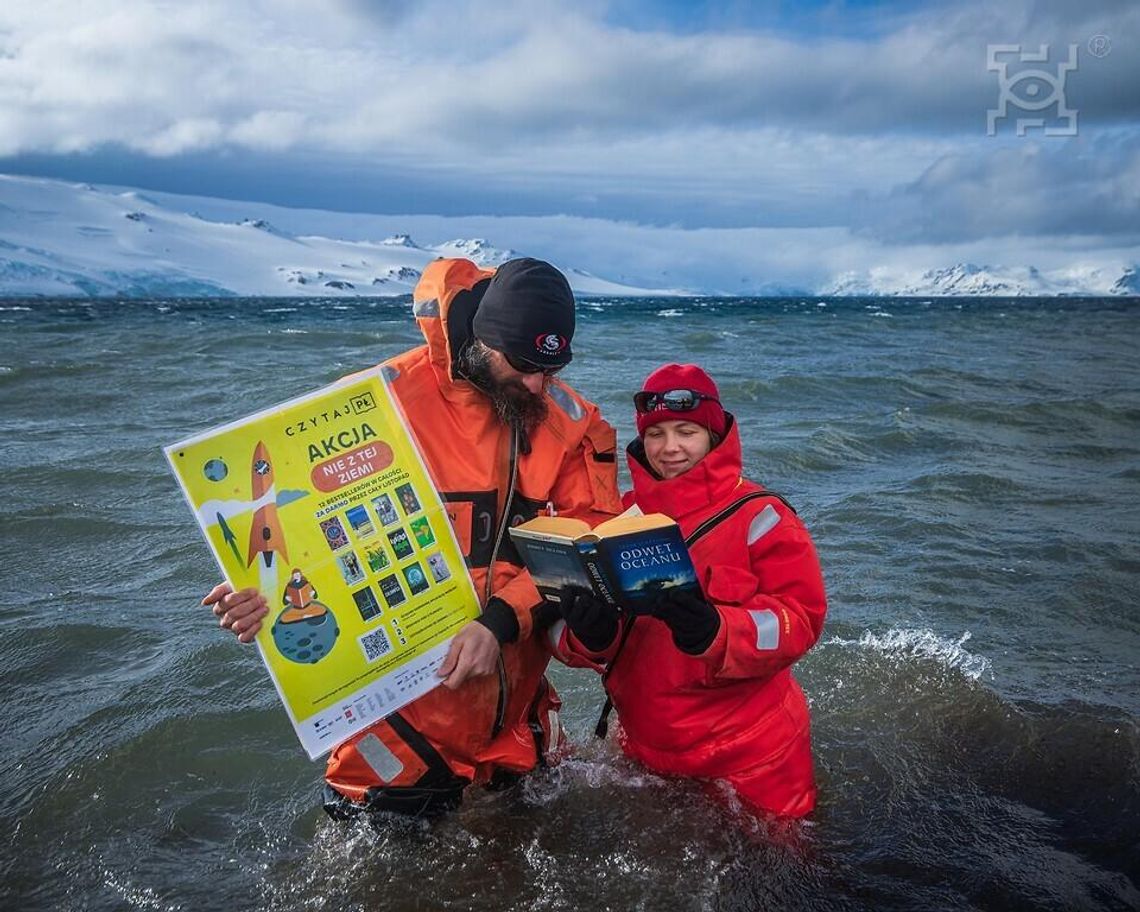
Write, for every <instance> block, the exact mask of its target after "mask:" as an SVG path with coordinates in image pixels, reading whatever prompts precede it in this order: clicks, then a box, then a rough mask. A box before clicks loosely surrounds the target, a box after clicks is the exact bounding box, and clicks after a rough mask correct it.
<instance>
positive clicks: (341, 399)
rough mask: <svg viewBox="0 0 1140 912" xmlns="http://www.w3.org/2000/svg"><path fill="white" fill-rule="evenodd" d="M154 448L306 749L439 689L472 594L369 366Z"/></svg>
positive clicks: (392, 406)
mask: <svg viewBox="0 0 1140 912" xmlns="http://www.w3.org/2000/svg"><path fill="white" fill-rule="evenodd" d="M164 452H165V453H166V457H167V459H168V460H169V462H170V465H171V467H172V468H173V470H174V474H175V475H176V476H177V477H178V480H179V482H180V483H181V485H182V490H183V493H184V494H185V495H186V499H187V501H188V502H189V504H190V508H191V509H192V510H193V511H194V515H195V516H196V517H197V520H198V525H199V526H200V527H201V529H202V532H203V533H204V534H205V536H206V540H207V542H208V543H209V545H210V548H211V550H212V551H213V552H214V556H215V558H216V559H217V561H218V564H219V565H220V566H221V568H222V572H223V573H224V574H225V577H226V579H227V580H229V582H230V583H231V585H233V587H234V588H235V589H243V588H246V587H248V586H255V587H257V588H258V589H260V590H261V593H262V594H263V595H264V596H265V598H266V600H267V601H268V602H269V606H270V612H269V615H268V616H267V617H266V618H265V620H264V621H263V623H262V628H261V630H260V631H259V632H258V634H257V641H256V642H257V645H258V648H259V650H260V652H261V657H262V659H263V660H264V661H265V666H266V668H267V669H268V670H269V674H270V676H271V677H272V679H273V683H274V686H276V688H277V693H278V694H279V695H280V697H281V701H282V702H283V703H284V704H285V708H286V710H287V711H288V713H289V718H290V720H291V721H292V723H293V727H294V729H295V730H296V732H297V737H298V738H300V740H301V744H302V746H303V747H304V748H305V751H306V752H307V753H308V755H309V757H310V758H311V759H316V758H317V757H319V756H321V755H322V754H324V753H327V752H328V751H329V750H331V749H332V748H333V747H335V746H336V745H337V744H339V743H340V742H341V741H343V740H345V739H346V738H348V737H349V736H351V735H352V734H354V733H355V732H357V731H360V730H361V729H363V728H366V727H367V726H368V725H370V724H372V723H373V722H375V721H377V720H378V719H382V718H383V717H384V716H387V715H389V714H391V713H393V712H395V711H396V710H397V709H399V708H400V707H401V706H404V705H405V704H407V703H409V702H411V701H412V700H414V699H415V698H416V697H418V696H421V695H422V694H424V693H426V692H427V691H428V690H430V689H431V688H432V687H434V686H436V684H437V683H438V682H439V678H437V677H436V675H435V671H436V669H437V668H438V667H439V666H440V664H441V663H442V662H443V658H444V656H445V655H446V653H447V648H448V644H449V643H450V640H451V637H452V636H453V635H454V634H455V633H456V632H457V631H458V630H459V628H460V627H462V626H463V625H464V624H465V623H466V622H467V621H469V620H471V619H473V618H475V617H477V616H478V614H479V602H478V598H477V597H476V594H475V589H474V587H473V586H472V583H471V578H470V576H469V575H468V573H467V568H466V565H465V564H464V561H463V555H462V552H461V551H460V548H459V544H458V542H457V541H456V539H455V535H454V533H453V531H452V528H451V523H450V522H449V521H448V518H447V513H446V511H445V510H444V507H443V504H442V502H441V501H440V498H439V494H438V493H437V492H436V490H435V487H434V486H433V485H432V483H431V480H430V478H429V476H428V473H427V469H426V467H425V466H424V463H423V460H422V458H421V457H420V454H419V451H418V449H417V448H416V446H415V444H414V442H413V440H412V438H411V436H410V434H409V433H408V430H407V427H406V425H405V424H404V421H403V418H402V416H401V415H400V412H399V409H398V407H397V405H396V403H395V401H394V400H393V398H392V396H391V394H390V393H389V391H388V387H387V386H386V385H385V384H384V382H383V380H382V378H381V375H380V369H379V368H377V369H375V370H372V371H368V372H366V373H364V374H358V375H356V376H355V377H353V378H352V379H350V380H345V381H341V382H339V383H336V384H333V385H332V386H328V387H325V388H324V389H321V390H318V391H316V392H314V393H310V394H309V395H307V396H302V397H300V398H297V399H293V400H290V401H289V402H285V403H283V404H281V405H278V406H276V407H274V408H270V409H266V410H265V411H262V412H258V413H257V414H256V415H251V416H250V417H248V418H244V419H241V420H239V421H235V422H232V423H230V424H227V425H225V426H223V427H219V428H215V429H213V430H210V431H206V432H204V433H202V434H198V435H196V436H194V437H191V438H189V439H187V440H183V441H182V442H180V443H176V444H174V445H173V446H169V447H165V448H164Z"/></svg>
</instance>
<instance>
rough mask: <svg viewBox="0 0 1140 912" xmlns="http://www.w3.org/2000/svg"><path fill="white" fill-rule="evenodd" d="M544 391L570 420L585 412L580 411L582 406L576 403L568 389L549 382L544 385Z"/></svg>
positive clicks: (579, 417)
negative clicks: (547, 384)
mask: <svg viewBox="0 0 1140 912" xmlns="http://www.w3.org/2000/svg"><path fill="white" fill-rule="evenodd" d="M546 391H547V393H549V394H550V398H551V399H552V400H553V402H554V404H555V405H557V406H558V407H559V408H560V409H562V411H564V412H565V413H566V414H567V415H569V416H570V420H571V421H578V420H580V419H581V417H582V416H583V415H585V414H586V413H585V412H584V411H582V406H580V405H579V404H578V400H577V399H575V398H574V397H573V396H571V395H570V391H569V390H567V389H566V388H565V387H563V386H559V385H558V384H557V383H551V384H550V385H549V386H547V387H546Z"/></svg>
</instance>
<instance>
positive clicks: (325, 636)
mask: <svg viewBox="0 0 1140 912" xmlns="http://www.w3.org/2000/svg"><path fill="white" fill-rule="evenodd" d="M289 610H290V609H288V608H286V609H285V611H282V612H281V614H279V615H277V620H276V621H274V622H273V629H272V631H271V632H272V634H273V643H274V645H276V646H277V651H278V652H280V653H281V655H283V656H285V658H287V659H288V660H289V661H291V662H296V663H297V664H298V665H312V664H315V663H316V662H319V661H320V660H321V659H323V658H324V657H325V656H327V655H328V654H329V653H330V652H332V648H333V645H334V644H335V643H336V638H337V637H338V636H340V628H339V627H338V626H337V623H336V617H334V616H333V613H332V612H331V611H326V612H325V613H324V614H321V615H318V616H317V617H311V618H305V619H304V620H300V621H292V622H290V623H288V624H286V623H283V622H282V620H281V617H282V615H284V614H285V613H286V612H287V611H289Z"/></svg>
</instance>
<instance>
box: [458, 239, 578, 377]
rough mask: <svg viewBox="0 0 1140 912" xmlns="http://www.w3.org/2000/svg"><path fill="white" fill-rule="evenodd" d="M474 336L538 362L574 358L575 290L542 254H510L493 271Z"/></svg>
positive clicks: (559, 363) (550, 364)
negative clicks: (535, 257)
mask: <svg viewBox="0 0 1140 912" xmlns="http://www.w3.org/2000/svg"><path fill="white" fill-rule="evenodd" d="M472 329H473V330H474V333H475V338H476V339H479V340H480V341H481V342H483V343H484V344H485V345H489V346H490V347H491V348H493V349H495V350H496V351H501V352H504V353H505V354H508V355H510V356H511V357H512V358H517V359H519V360H522V361H526V362H528V363H530V364H534V365H536V366H537V367H561V366H562V365H564V364H569V363H570V359H571V358H572V357H573V353H572V352H571V351H570V340H571V339H572V338H573V337H574V293H573V292H572V291H571V290H570V283H569V282H567V281H566V277H565V276H564V275H563V274H562V273H561V272H559V271H558V270H557V269H555V268H554V267H553V266H551V265H550V264H549V263H544V262H543V261H542V260H533V259H530V258H529V257H523V258H522V259H518V260H508V261H507V262H506V263H504V264H503V265H502V266H500V267H499V268H498V269H497V270H496V271H495V274H494V275H493V276H492V277H491V283H490V285H488V286H487V291H486V292H485V293H484V294H483V300H481V301H480V302H479V309H478V310H477V311H476V312H475V320H474V322H473V323H472Z"/></svg>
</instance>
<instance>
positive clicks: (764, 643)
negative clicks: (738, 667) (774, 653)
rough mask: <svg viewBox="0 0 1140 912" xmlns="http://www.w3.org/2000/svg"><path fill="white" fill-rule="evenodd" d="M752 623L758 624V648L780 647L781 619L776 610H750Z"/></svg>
mask: <svg viewBox="0 0 1140 912" xmlns="http://www.w3.org/2000/svg"><path fill="white" fill-rule="evenodd" d="M748 613H749V614H750V615H752V623H753V624H755V625H756V649H757V651H762V650H766V649H779V648H780V619H779V618H777V617H776V613H775V612H774V611H749V612H748Z"/></svg>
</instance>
